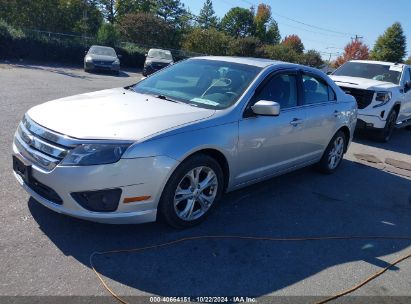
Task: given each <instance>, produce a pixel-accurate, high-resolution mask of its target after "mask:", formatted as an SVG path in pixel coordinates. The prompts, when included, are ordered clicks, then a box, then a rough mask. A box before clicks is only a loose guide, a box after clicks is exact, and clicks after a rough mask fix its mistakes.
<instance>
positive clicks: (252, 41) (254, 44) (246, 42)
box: [227, 37, 261, 57]
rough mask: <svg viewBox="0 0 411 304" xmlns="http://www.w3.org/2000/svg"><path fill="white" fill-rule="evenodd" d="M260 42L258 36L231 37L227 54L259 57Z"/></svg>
mask: <svg viewBox="0 0 411 304" xmlns="http://www.w3.org/2000/svg"><path fill="white" fill-rule="evenodd" d="M260 44H261V42H260V40H259V39H258V38H256V37H244V38H237V39H231V40H230V42H229V45H228V50H227V55H229V56H242V57H257V52H258V51H257V50H258V48H259V46H260Z"/></svg>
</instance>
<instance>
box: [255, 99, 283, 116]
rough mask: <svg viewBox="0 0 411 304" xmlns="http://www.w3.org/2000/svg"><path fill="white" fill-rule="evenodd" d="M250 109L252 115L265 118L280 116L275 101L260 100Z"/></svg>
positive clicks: (278, 107)
mask: <svg viewBox="0 0 411 304" xmlns="http://www.w3.org/2000/svg"><path fill="white" fill-rule="evenodd" d="M251 109H252V110H253V112H254V114H257V115H265V116H278V115H280V104H279V103H278V102H275V101H268V100H260V101H257V102H256V103H255V104H254V105H253V106H252V107H251Z"/></svg>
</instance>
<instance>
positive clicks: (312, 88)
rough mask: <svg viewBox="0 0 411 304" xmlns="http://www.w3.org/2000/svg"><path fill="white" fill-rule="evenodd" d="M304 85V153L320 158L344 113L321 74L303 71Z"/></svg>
mask: <svg viewBox="0 0 411 304" xmlns="http://www.w3.org/2000/svg"><path fill="white" fill-rule="evenodd" d="M302 87H303V90H302V91H303V108H304V109H305V112H306V119H305V125H304V126H305V132H304V145H303V147H304V153H305V154H306V155H309V156H310V157H312V158H313V159H319V158H321V156H322V154H323V152H324V150H325V149H326V147H327V145H328V143H329V142H330V140H331V138H332V137H333V135H334V133H335V132H336V130H337V128H338V126H339V123H340V122H339V120H340V117H341V115H342V113H341V112H340V111H339V106H338V103H337V100H336V94H335V92H334V90H333V89H332V88H331V87H330V86H329V85H328V84H327V81H326V80H325V79H323V78H322V77H321V76H319V75H315V74H311V73H307V72H303V74H302Z"/></svg>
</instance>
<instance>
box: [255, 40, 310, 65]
mask: <svg viewBox="0 0 411 304" xmlns="http://www.w3.org/2000/svg"><path fill="white" fill-rule="evenodd" d="M261 51H262V56H263V57H266V58H270V59H273V60H279V61H284V62H291V63H300V62H301V61H302V56H301V54H299V53H297V52H296V51H295V50H294V49H293V48H291V47H289V46H287V45H285V44H276V45H264V46H263V47H262V49H261Z"/></svg>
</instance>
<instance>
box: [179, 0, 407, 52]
mask: <svg viewBox="0 0 411 304" xmlns="http://www.w3.org/2000/svg"><path fill="white" fill-rule="evenodd" d="M182 2H183V3H184V4H185V6H186V7H188V8H189V9H190V10H191V12H192V13H193V14H196V15H198V14H199V12H200V10H201V8H202V6H203V4H204V0H182ZM259 3H265V4H269V5H270V6H271V11H272V17H273V18H274V19H275V20H276V21H277V22H278V25H279V28H280V32H281V36H282V37H285V36H287V35H290V34H297V35H298V36H300V38H301V40H302V41H303V43H304V46H305V48H306V50H308V49H315V50H317V51H320V52H321V54H322V56H323V58H324V59H329V57H330V54H328V53H332V54H331V59H335V58H336V57H337V56H338V55H339V54H338V53H342V52H344V50H343V49H344V46H345V45H346V44H347V43H348V42H350V41H351V37H355V35H358V36H361V37H364V38H363V41H364V42H365V43H366V44H367V45H368V46H369V47H370V48H372V47H373V46H374V43H375V41H376V39H377V38H378V36H379V35H381V34H382V33H384V31H385V30H386V28H387V27H389V26H391V25H392V24H393V23H394V22H396V21H398V22H400V23H401V24H402V26H403V29H404V33H405V36H406V37H407V40H408V45H407V51H408V55H407V56H410V55H411V17H410V12H411V1H410V0H392V1H387V0H340V1H337V0H265V1H262V0H213V6H214V10H215V12H216V15H217V16H218V17H219V18H222V17H223V16H224V15H225V13H227V12H228V11H229V10H230V9H231V8H233V7H236V6H240V7H244V8H249V7H250V6H251V5H254V6H255V7H257V5H258V4H259ZM291 19H293V20H291ZM296 21H297V22H296ZM299 22H300V23H299ZM302 23H304V24H302ZM320 28H321V29H320ZM323 29H324V30H323Z"/></svg>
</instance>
